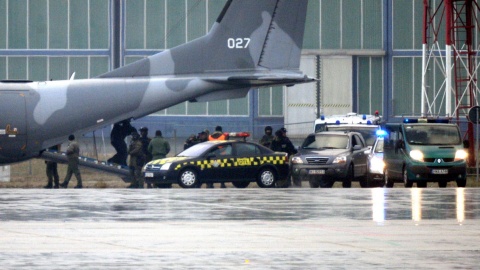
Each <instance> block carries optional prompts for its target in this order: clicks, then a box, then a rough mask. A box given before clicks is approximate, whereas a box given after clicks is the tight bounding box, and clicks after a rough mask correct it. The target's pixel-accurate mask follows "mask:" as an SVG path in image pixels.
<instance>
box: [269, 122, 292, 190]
mask: <svg viewBox="0 0 480 270" xmlns="http://www.w3.org/2000/svg"><path fill="white" fill-rule="evenodd" d="M270 149H272V150H273V151H277V152H285V153H287V154H288V157H289V158H290V156H292V155H295V154H296V153H297V149H295V146H293V143H292V142H291V141H290V139H289V138H288V137H287V129H286V128H281V129H279V130H277V131H276V132H275V138H274V139H273V141H272V144H271V145H270ZM290 181H291V180H290V173H289V174H288V176H287V181H286V182H283V181H282V182H277V187H281V188H287V187H289V186H290V184H291V183H290Z"/></svg>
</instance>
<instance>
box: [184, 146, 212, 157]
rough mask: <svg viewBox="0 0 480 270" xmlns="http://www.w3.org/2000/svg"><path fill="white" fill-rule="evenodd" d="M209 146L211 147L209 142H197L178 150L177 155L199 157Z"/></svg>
mask: <svg viewBox="0 0 480 270" xmlns="http://www.w3.org/2000/svg"><path fill="white" fill-rule="evenodd" d="M210 147H212V144H210V143H199V144H196V145H194V146H192V147H190V148H188V149H186V150H184V151H182V152H180V153H179V154H178V155H177V157H199V156H201V155H202V154H203V153H205V151H207V149H209V148H210Z"/></svg>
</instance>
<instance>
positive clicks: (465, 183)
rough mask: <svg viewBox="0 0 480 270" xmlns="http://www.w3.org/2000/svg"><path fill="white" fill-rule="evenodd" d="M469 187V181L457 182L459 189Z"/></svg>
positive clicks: (461, 180)
mask: <svg viewBox="0 0 480 270" xmlns="http://www.w3.org/2000/svg"><path fill="white" fill-rule="evenodd" d="M466 186H467V179H466V178H465V179H459V180H457V187H466Z"/></svg>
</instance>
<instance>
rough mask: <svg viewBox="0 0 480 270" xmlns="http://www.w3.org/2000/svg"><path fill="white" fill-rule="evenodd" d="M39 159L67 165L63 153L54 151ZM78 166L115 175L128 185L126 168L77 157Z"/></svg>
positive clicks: (45, 152) (127, 170) (128, 177)
mask: <svg viewBox="0 0 480 270" xmlns="http://www.w3.org/2000/svg"><path fill="white" fill-rule="evenodd" d="M40 158H42V159H45V160H49V161H54V162H57V163H61V164H67V163H68V159H67V155H66V154H65V153H60V152H55V151H44V152H42V154H41V155H40ZM78 159H79V166H82V167H86V168H89V169H94V170H98V171H101V172H105V173H110V174H115V175H118V176H120V178H122V180H123V181H124V182H125V183H130V182H131V179H130V171H129V168H128V167H127V166H122V165H118V164H112V163H108V162H106V161H101V160H97V159H94V158H89V157H82V156H81V157H79V158H78Z"/></svg>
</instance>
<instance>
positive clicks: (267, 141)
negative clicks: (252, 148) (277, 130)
mask: <svg viewBox="0 0 480 270" xmlns="http://www.w3.org/2000/svg"><path fill="white" fill-rule="evenodd" d="M272 141H273V135H272V127H271V126H266V127H265V135H263V137H262V139H260V144H261V145H263V146H265V147H267V148H270V145H271V144H272Z"/></svg>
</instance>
